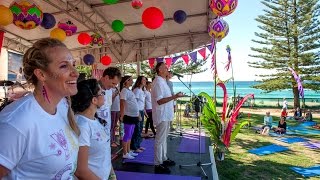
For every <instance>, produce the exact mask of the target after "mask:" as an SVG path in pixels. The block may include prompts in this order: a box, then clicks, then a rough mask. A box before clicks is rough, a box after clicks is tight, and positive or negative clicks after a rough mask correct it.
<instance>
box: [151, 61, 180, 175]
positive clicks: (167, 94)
mask: <svg viewBox="0 0 320 180" xmlns="http://www.w3.org/2000/svg"><path fill="white" fill-rule="evenodd" d="M155 71H156V73H157V76H156V78H155V79H154V81H153V84H152V90H151V98H152V100H151V102H152V118H153V123H154V125H155V126H156V130H157V135H156V137H155V145H154V152H155V153H154V154H155V156H154V163H155V173H161V174H169V173H170V172H171V171H170V169H169V168H168V166H174V165H175V162H174V161H172V160H170V159H169V158H168V157H167V137H168V133H169V124H170V121H172V120H173V117H174V111H173V100H175V99H177V98H179V97H183V96H184V95H183V94H182V93H181V92H179V93H177V94H175V95H172V94H171V91H170V88H169V86H168V84H167V82H166V76H167V75H168V68H167V66H166V65H165V63H163V62H160V63H158V64H157V65H156V67H155Z"/></svg>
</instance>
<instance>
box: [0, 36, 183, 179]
mask: <svg viewBox="0 0 320 180" xmlns="http://www.w3.org/2000/svg"><path fill="white" fill-rule="evenodd" d="M23 71H24V76H25V78H26V80H27V82H28V83H31V84H33V85H34V91H33V93H30V94H28V95H27V96H25V97H22V98H20V99H19V100H16V101H15V102H13V103H11V104H9V105H8V106H6V107H5V108H4V109H3V110H2V111H1V112H0V141H1V142H2V144H1V148H0V179H73V178H75V177H76V178H78V179H90V180H94V179H104V180H106V179H112V180H115V179H116V175H115V173H114V170H113V168H112V163H111V147H112V146H113V147H116V146H118V145H119V143H118V142H117V140H116V137H115V133H116V127H117V124H120V127H123V131H122V132H123V133H121V134H120V135H121V139H122V147H123V155H122V158H124V159H133V158H135V156H138V155H139V153H141V152H143V151H154V152H155V157H154V163H155V167H154V168H155V173H170V169H169V166H174V165H175V162H174V161H173V160H171V159H169V157H168V156H167V136H168V133H169V128H170V122H172V120H173V118H174V108H173V107H174V100H176V99H177V98H179V97H183V96H184V94H183V93H177V94H173V91H172V89H171V87H170V83H169V85H168V83H167V77H168V76H169V77H170V74H169V72H168V68H167V66H166V64H165V63H162V62H160V63H158V64H157V65H156V67H155V71H156V75H155V78H154V80H153V81H152V82H151V81H148V79H147V78H146V77H144V76H139V77H138V78H137V80H136V82H135V83H134V84H133V78H132V77H131V76H122V74H121V72H120V70H119V69H118V68H115V67H108V68H106V69H105V70H104V72H103V75H102V77H101V78H100V79H99V80H96V79H84V80H78V77H79V73H78V72H77V70H76V69H75V60H74V59H73V57H72V55H71V53H70V51H69V50H68V49H67V47H66V46H65V45H64V44H63V43H62V42H60V41H58V40H55V39H51V38H45V39H41V40H39V41H37V42H36V43H34V44H33V46H32V47H31V48H29V49H28V50H27V51H26V53H25V55H24V57H23ZM132 85H133V87H132V88H130V87H131V86H132ZM144 117H146V125H145V133H148V129H149V127H150V128H151V130H152V133H153V134H152V136H154V137H155V148H154V149H153V150H152V149H145V147H142V146H141V142H142V139H141V134H142V131H143V126H144Z"/></svg>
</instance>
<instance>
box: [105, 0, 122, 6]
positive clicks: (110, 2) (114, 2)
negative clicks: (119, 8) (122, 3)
mask: <svg viewBox="0 0 320 180" xmlns="http://www.w3.org/2000/svg"><path fill="white" fill-rule="evenodd" d="M118 1H119V0H103V2H104V3H105V4H109V5H110V4H116V3H117V2H118Z"/></svg>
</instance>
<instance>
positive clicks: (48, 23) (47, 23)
mask: <svg viewBox="0 0 320 180" xmlns="http://www.w3.org/2000/svg"><path fill="white" fill-rule="evenodd" d="M55 25H56V19H55V18H54V16H53V15H52V14H50V13H43V19H42V22H41V26H42V27H43V28H45V29H51V28H53V27H54V26H55Z"/></svg>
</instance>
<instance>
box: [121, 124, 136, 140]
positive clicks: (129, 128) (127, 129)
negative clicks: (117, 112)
mask: <svg viewBox="0 0 320 180" xmlns="http://www.w3.org/2000/svg"><path fill="white" fill-rule="evenodd" d="M134 127H135V125H134V124H124V136H123V139H122V141H123V142H128V141H130V140H131V138H132V134H133V130H134Z"/></svg>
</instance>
